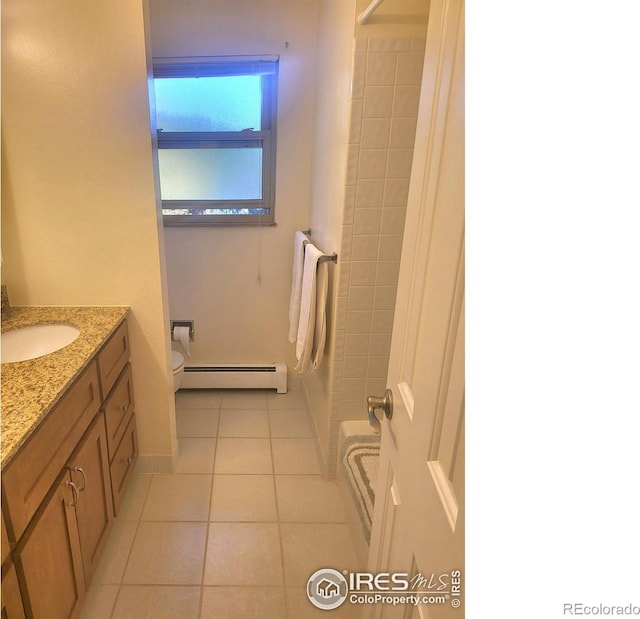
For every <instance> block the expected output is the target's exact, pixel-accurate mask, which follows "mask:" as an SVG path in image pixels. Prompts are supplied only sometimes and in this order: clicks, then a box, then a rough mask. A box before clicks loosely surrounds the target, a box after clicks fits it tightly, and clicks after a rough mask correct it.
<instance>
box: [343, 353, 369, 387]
mask: <svg viewBox="0 0 640 619" xmlns="http://www.w3.org/2000/svg"><path fill="white" fill-rule="evenodd" d="M367 367H368V357H366V356H359V357H349V356H347V357H345V358H344V365H343V374H342V376H343V378H367ZM343 388H344V383H343Z"/></svg>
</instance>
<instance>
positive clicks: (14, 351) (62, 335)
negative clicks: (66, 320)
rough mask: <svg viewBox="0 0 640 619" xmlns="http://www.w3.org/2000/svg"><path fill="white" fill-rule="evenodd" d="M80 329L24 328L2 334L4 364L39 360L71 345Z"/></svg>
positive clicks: (68, 327) (46, 326) (57, 325)
mask: <svg viewBox="0 0 640 619" xmlns="http://www.w3.org/2000/svg"><path fill="white" fill-rule="evenodd" d="M79 335H80V329H77V328H76V327H74V326H73V325H68V324H62V323H59V324H48V325H36V326H33V327H22V328H21V329H14V330H13V331H5V332H4V333H3V334H2V363H15V362H16V361H27V360H28V359H37V358H38V357H43V356H44V355H48V354H50V353H52V352H55V351H56V350H60V349H61V348H64V347H65V346H68V345H69V344H71V342H73V341H75V340H76V339H77V337H78V336H79Z"/></svg>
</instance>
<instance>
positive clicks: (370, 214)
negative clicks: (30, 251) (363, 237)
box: [353, 208, 382, 235]
mask: <svg viewBox="0 0 640 619" xmlns="http://www.w3.org/2000/svg"><path fill="white" fill-rule="evenodd" d="M381 223H382V208H356V211H355V224H354V226H353V233H354V234H356V235H358V234H379V233H380V225H381Z"/></svg>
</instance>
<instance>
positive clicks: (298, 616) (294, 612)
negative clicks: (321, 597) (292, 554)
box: [286, 574, 363, 619]
mask: <svg viewBox="0 0 640 619" xmlns="http://www.w3.org/2000/svg"><path fill="white" fill-rule="evenodd" d="M310 575H311V574H310ZM286 596H287V609H288V612H289V615H288V616H289V617H295V619H323V618H324V619H326V618H327V617H329V616H330V617H331V619H361V617H362V609H363V606H362V605H361V604H352V603H351V602H349V598H348V597H347V599H346V600H345V601H344V603H343V604H342V606H339V607H338V608H335V609H334V610H331V611H326V610H321V609H320V608H316V607H315V606H314V605H313V604H312V603H311V602H310V601H309V598H308V597H307V591H306V583H305V585H300V586H298V587H287V589H286ZM328 613H331V614H328Z"/></svg>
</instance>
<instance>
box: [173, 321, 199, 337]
mask: <svg viewBox="0 0 640 619" xmlns="http://www.w3.org/2000/svg"><path fill="white" fill-rule="evenodd" d="M174 327H189V341H190V342H193V341H195V339H194V335H195V331H194V328H193V320H172V321H171V339H173V329H174Z"/></svg>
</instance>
